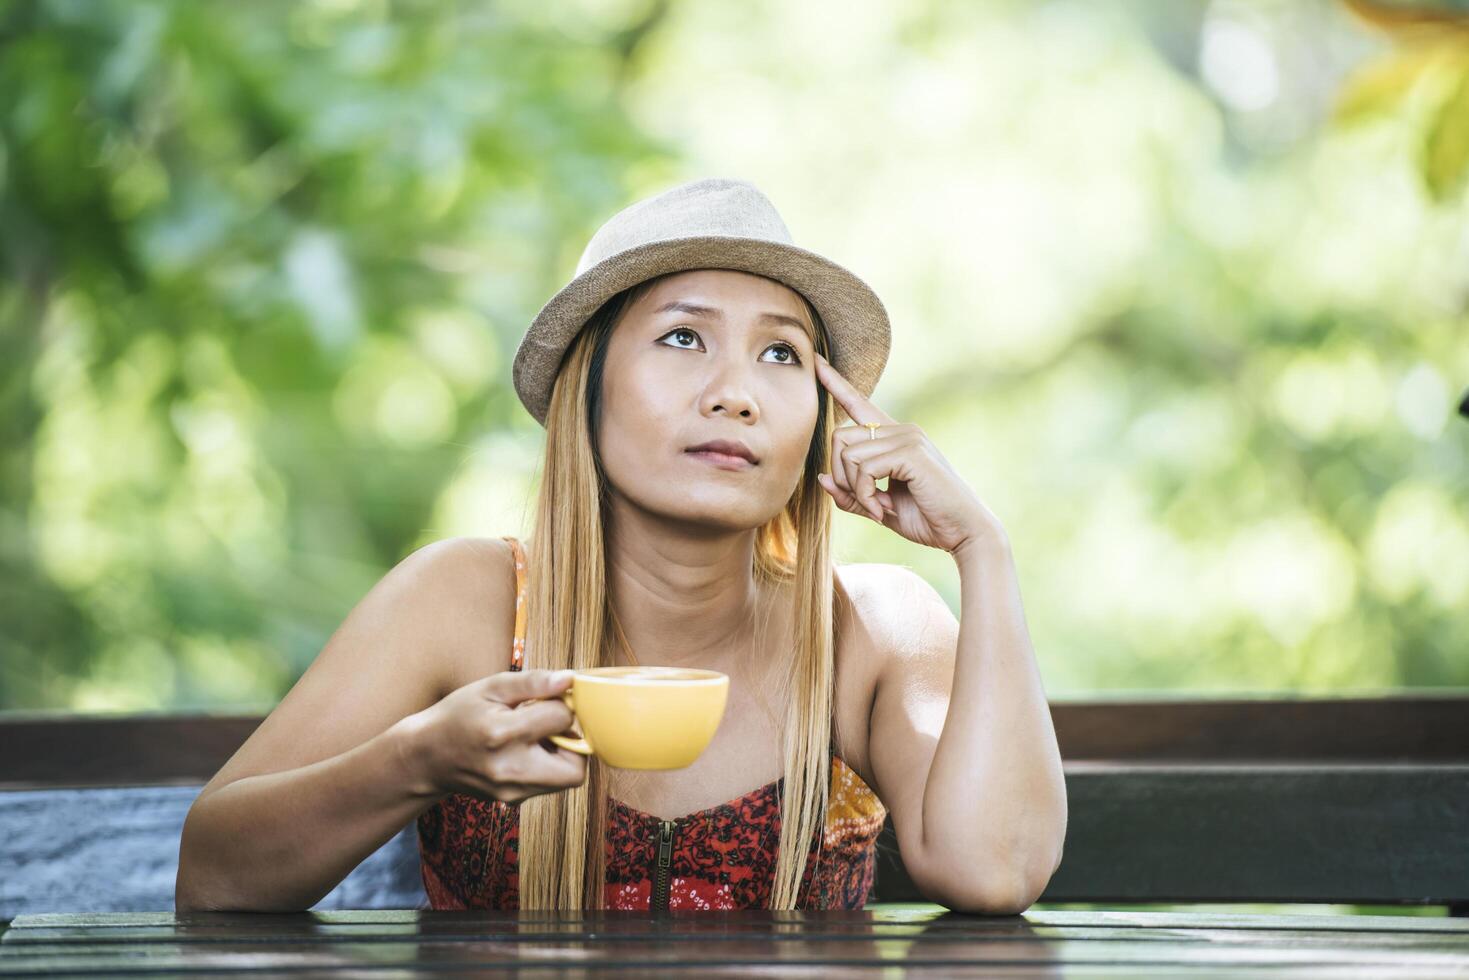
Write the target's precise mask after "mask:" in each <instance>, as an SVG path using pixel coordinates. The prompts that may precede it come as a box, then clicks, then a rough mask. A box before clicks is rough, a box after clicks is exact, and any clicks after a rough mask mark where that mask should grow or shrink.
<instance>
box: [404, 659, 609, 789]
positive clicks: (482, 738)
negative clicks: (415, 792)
mask: <svg viewBox="0 0 1469 980" xmlns="http://www.w3.org/2000/svg"><path fill="white" fill-rule="evenodd" d="M570 686H571V671H551V670H521V671H508V670H507V671H502V672H500V673H498V674H490V675H489V676H488V677H482V678H480V679H479V680H476V681H471V682H470V683H468V684H466V685H464V686H463V687H461V688H459V689H458V690H457V691H452V692H450V693H449V694H447V695H445V696H444V697H443V698H441V699H440V700H439V701H438V702H436V703H435V704H433V705H432V706H430V707H428V708H425V709H424V710H423V711H420V712H418V714H417V715H416V716H413V717H412V720H413V722H414V723H415V724H414V725H413V728H414V736H413V740H412V741H413V744H414V750H413V752H412V755H413V756H414V758H415V760H416V761H415V762H414V763H413V764H414V766H415V768H417V769H418V770H419V773H420V775H421V776H422V778H423V781H424V782H425V783H426V784H427V786H428V787H429V788H430V793H431V795H434V796H442V795H446V794H448V793H464V794H466V795H469V796H476V797H479V798H481V799H488V800H499V801H500V802H502V803H519V802H521V801H522V800H524V799H526V798H528V797H531V796H538V795H540V794H541V793H551V792H555V791H556V790H561V789H569V788H571V787H573V786H579V785H581V783H582V782H583V781H584V780H585V779H586V776H587V760H586V757H585V756H582V755H578V754H577V753H575V752H571V751H569V750H567V749H563V748H560V747H557V746H555V745H553V744H551V743H549V742H547V743H545V744H542V740H543V739H545V738H546V737H547V736H548V735H556V734H559V733H561V732H565V731H566V730H567V729H568V728H570V727H571V725H572V722H573V720H574V716H573V715H572V713H571V709H570V708H568V707H567V706H566V704H565V702H563V701H562V700H561V699H560V697H559V695H560V694H561V692H562V691H564V690H566V689H567V688H568V687H570ZM542 698H544V699H546V700H540V699H542Z"/></svg>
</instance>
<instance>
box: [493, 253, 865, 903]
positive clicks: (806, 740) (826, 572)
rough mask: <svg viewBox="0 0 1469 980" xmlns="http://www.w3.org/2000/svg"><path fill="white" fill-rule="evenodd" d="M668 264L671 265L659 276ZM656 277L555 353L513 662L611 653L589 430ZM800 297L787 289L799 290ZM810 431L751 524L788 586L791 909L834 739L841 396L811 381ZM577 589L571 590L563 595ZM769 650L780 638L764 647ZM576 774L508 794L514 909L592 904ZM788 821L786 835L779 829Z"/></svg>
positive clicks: (591, 789) (602, 495)
mask: <svg viewBox="0 0 1469 980" xmlns="http://www.w3.org/2000/svg"><path fill="white" fill-rule="evenodd" d="M669 274H670V275H671V274H672V273H669ZM663 278H665V276H658V277H656V278H654V279H649V280H645V281H644V282H641V283H639V284H637V285H635V286H632V287H630V288H628V289H626V290H624V291H622V292H621V293H618V294H617V295H616V296H614V297H612V298H611V299H609V300H608V301H607V302H606V303H605V304H603V305H602V307H601V308H600V309H598V310H597V312H596V313H595V314H593V315H592V317H591V318H590V319H589V320H588V321H587V323H586V325H585V326H584V327H583V328H582V330H581V332H580V333H579V334H578V335H577V337H576V339H575V340H574V341H573V342H572V344H571V346H570V348H569V349H568V350H567V353H566V355H565V357H564V358H563V360H562V363H561V368H560V371H559V373H558V375H557V379H556V384H555V387H554V389H553V392H552V395H551V405H550V409H549V411H548V413H547V417H546V454H545V465H544V469H543V473H542V477H541V485H540V490H539V494H538V497H537V501H536V521H535V527H534V529H533V531H532V533H531V535H530V537H531V550H532V552H533V554H534V556H535V560H533V561H532V562H531V565H530V569H529V583H528V590H529V596H530V599H529V603H530V608H529V610H528V611H527V622H526V648H525V664H526V666H528V667H535V668H542V669H548V670H558V669H564V668H568V667H571V668H583V667H597V666H605V665H608V664H611V663H614V662H615V661H614V657H615V651H616V649H617V648H616V646H615V645H614V644H615V642H616V639H615V638H616V636H617V626H616V624H615V622H614V619H613V614H612V609H611V604H610V603H609V602H608V599H607V578H606V553H605V550H604V538H603V531H604V524H605V517H606V509H605V508H606V503H607V493H606V490H607V487H606V482H605V478H604V476H603V472H602V469H601V466H600V464H599V459H600V457H599V455H598V447H597V446H596V445H595V441H594V438H593V436H594V433H595V431H596V419H597V418H598V413H599V412H600V406H601V387H602V366H603V363H604V361H605V356H606V350H607V344H608V341H609V339H610V338H611V335H612V331H613V330H614V328H615V327H616V326H617V324H618V322H619V321H620V320H621V318H622V315H623V313H624V312H625V311H626V310H627V309H628V308H629V307H630V306H631V305H632V304H633V303H634V302H635V301H636V300H637V299H638V298H639V297H640V296H642V295H643V294H644V293H645V292H646V291H647V290H649V289H651V288H652V286H653V285H654V284H655V283H656V282H658V281H659V280H660V279H663ZM798 295H799V294H798ZM801 298H802V301H803V302H805V304H806V309H807V311H808V313H809V314H810V316H811V323H812V325H813V327H814V330H813V331H812V336H811V340H812V344H813V345H814V346H815V348H816V349H817V350H818V351H819V352H820V353H821V354H822V356H824V357H830V354H829V353H828V351H829V346H828V341H827V337H826V330H825V326H824V325H823V324H822V322H821V319H820V316H819V315H818V314H817V312H816V310H815V308H814V307H812V306H811V304H810V302H809V301H807V300H806V299H805V297H804V296H802V297H801ZM818 392H819V398H818V402H819V407H818V412H817V420H816V427H815V431H814V432H813V433H812V437H811V446H810V449H809V451H808V453H807V458H806V466H805V468H804V471H803V473H802V476H801V481H800V484H799V486H797V488H796V490H795V493H793V494H792V495H791V498H790V500H788V501H787V502H786V505H785V507H784V508H783V509H782V510H781V512H780V513H779V514H778V515H776V516H775V517H774V518H773V519H772V520H770V521H769V522H768V523H766V524H764V525H763V526H761V527H759V528H757V529H756V531H755V559H754V568H753V569H752V572H753V575H754V577H755V580H756V582H757V583H761V584H764V583H793V584H794V590H793V595H794V608H793V610H792V612H793V617H792V620H791V621H792V622H793V623H794V628H793V630H792V632H793V634H794V635H793V636H792V637H791V640H792V642H793V644H794V648H793V649H794V654H793V659H792V665H791V668H792V669H791V672H790V678H791V683H792V684H793V685H794V688H795V690H794V696H793V697H790V698H788V699H787V700H786V703H788V704H789V705H790V711H789V717H788V718H787V719H786V721H787V724H786V726H785V730H784V732H783V733H782V739H781V744H782V759H783V770H784V777H783V781H782V791H781V800H780V803H781V814H782V820H781V829H782V832H781V835H780V851H779V854H778V857H777V859H776V866H775V882H774V885H773V887H772V889H771V893H770V908H772V909H793V908H796V907H797V903H798V901H803V900H804V899H803V896H802V894H801V892H800V887H801V883H802V876H803V872H804V869H805V864H806V857H807V854H808V852H809V848H810V847H811V846H812V844H813V843H814V844H816V846H817V848H818V850H817V855H816V857H817V860H818V861H819V860H820V856H821V851H820V846H821V842H820V839H819V838H820V834H821V831H822V826H823V823H824V818H825V814H826V805H827V790H828V780H829V778H830V772H831V768H830V766H831V760H830V757H829V755H828V752H829V749H830V744H831V739H832V737H833V725H834V717H833V713H832V699H833V677H834V665H833V650H834V648H835V644H836V636H835V633H834V627H835V622H836V621H837V618H838V617H836V616H835V614H834V610H833V601H834V599H838V600H839V601H842V602H845V601H846V597H845V595H844V594H842V592H841V588H840V583H839V582H838V581H836V579H835V576H834V570H833V566H832V562H831V558H830V536H831V503H830V501H829V498H828V497H827V495H826V492H825V491H824V490H823V489H822V488H821V485H820V484H819V483H817V482H816V475H817V473H820V472H824V471H825V470H826V469H827V461H828V458H829V456H830V450H831V434H832V430H833V428H834V427H835V425H836V416H837V413H838V412H839V411H840V406H839V405H837V404H836V403H835V401H834V400H833V399H832V397H831V394H830V393H829V392H828V391H827V390H826V389H825V388H824V387H820V386H818ZM571 596H575V597H576V600H575V601H566V600H567V598H568V597H571ZM776 647H777V648H778V647H779V644H777V645H776ZM587 761H588V769H587V779H586V782H585V783H584V784H583V785H581V786H577V787H575V788H573V789H569V790H564V791H561V792H556V793H546V794H541V795H539V796H534V797H531V798H529V799H527V800H525V801H523V802H522V803H521V804H520V807H519V809H520V831H519V880H520V888H519V890H520V907H521V908H522V909H583V908H593V909H595V908H602V907H603V905H604V903H603V882H604V880H605V878H606V853H605V847H606V843H605V832H606V828H605V825H604V824H605V816H606V809H607V778H606V772H605V769H604V766H603V764H602V763H601V762H600V761H599V760H597V759H596V758H594V757H591V758H588V760H587ZM791 828H794V830H795V833H787V832H786V831H788V830H790V829H791Z"/></svg>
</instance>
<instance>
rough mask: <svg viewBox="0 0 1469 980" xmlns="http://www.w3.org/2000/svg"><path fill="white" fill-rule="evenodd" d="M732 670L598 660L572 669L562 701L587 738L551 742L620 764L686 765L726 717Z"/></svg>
mask: <svg viewBox="0 0 1469 980" xmlns="http://www.w3.org/2000/svg"><path fill="white" fill-rule="evenodd" d="M728 696H729V675H728V674H722V673H720V672H719V671H717V670H704V669H702V668H696V667H655V666H646V667H644V666H636V667H591V668H586V669H582V670H577V671H575V672H574V673H573V674H572V678H571V687H569V688H568V689H567V690H565V691H563V692H561V700H562V701H564V702H566V706H567V707H568V708H570V709H571V711H572V713H573V714H574V715H575V716H576V721H577V724H578V725H579V726H580V728H581V737H580V738H577V737H574V735H572V736H568V735H552V736H550V738H551V741H552V742H554V743H556V744H557V745H559V746H561V747H562V748H565V749H570V750H571V751H572V752H577V753H580V754H581V755H595V756H596V757H597V758H599V759H601V760H602V761H603V762H605V763H606V764H607V765H609V766H616V767H617V768H619V769H682V768H683V767H684V766H687V765H689V764H691V763H692V762H693V761H694V760H695V759H697V758H698V757H699V755H700V753H702V752H703V751H704V749H705V748H707V747H708V745H709V742H710V740H711V739H713V738H714V732H715V729H717V728H718V727H719V722H720V720H721V719H723V718H724V705H725V702H726V700H727V699H728Z"/></svg>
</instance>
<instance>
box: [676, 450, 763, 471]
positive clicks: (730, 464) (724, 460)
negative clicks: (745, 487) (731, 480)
mask: <svg viewBox="0 0 1469 980" xmlns="http://www.w3.org/2000/svg"><path fill="white" fill-rule="evenodd" d="M685 455H687V456H693V457H695V458H696V459H701V460H703V461H704V462H706V463H708V464H710V465H711V466H717V467H719V468H720V469H722V470H748V469H754V468H755V464H754V463H752V462H750V461H749V460H748V459H746V458H745V457H743V456H731V455H729V454H728V453H714V452H710V451H709V450H707V449H705V450H700V451H699V452H697V453H685Z"/></svg>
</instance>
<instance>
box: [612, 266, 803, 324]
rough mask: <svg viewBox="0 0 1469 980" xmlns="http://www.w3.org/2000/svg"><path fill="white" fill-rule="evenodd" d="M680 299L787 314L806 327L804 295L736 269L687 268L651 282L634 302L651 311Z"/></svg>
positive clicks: (735, 311) (729, 308)
mask: <svg viewBox="0 0 1469 980" xmlns="http://www.w3.org/2000/svg"><path fill="white" fill-rule="evenodd" d="M674 303H684V304H687V305H691V306H699V307H704V308H708V309H711V310H714V311H717V312H718V313H726V312H727V313H732V314H739V313H743V312H745V311H746V309H747V308H748V310H749V311H750V312H753V313H754V314H755V315H757V316H758V315H759V314H761V313H765V312H769V313H773V314H777V315H783V316H789V317H791V318H792V319H794V320H796V321H798V322H799V323H800V324H801V325H802V326H803V327H804V328H806V329H810V326H809V320H810V317H809V314H808V313H807V310H806V303H805V300H804V298H803V297H802V296H801V294H800V293H798V292H796V290H794V289H792V288H791V287H789V286H787V285H786V284H785V283H782V282H777V281H775V280H774V279H767V278H765V277H764V276H760V275H756V274H755V273H752V272H743V271H740V270H737V269H690V270H685V271H682V272H677V273H674V274H672V275H670V276H668V277H666V278H664V279H661V280H659V281H658V282H656V283H654V284H653V285H652V286H651V288H649V289H648V290H647V291H646V292H645V293H644V294H643V295H641V296H640V297H638V299H637V302H636V303H635V306H636V307H638V308H639V309H640V310H641V311H642V312H644V313H647V314H651V313H653V312H656V311H659V310H662V309H664V308H666V307H669V306H671V305H672V304H674Z"/></svg>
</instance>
